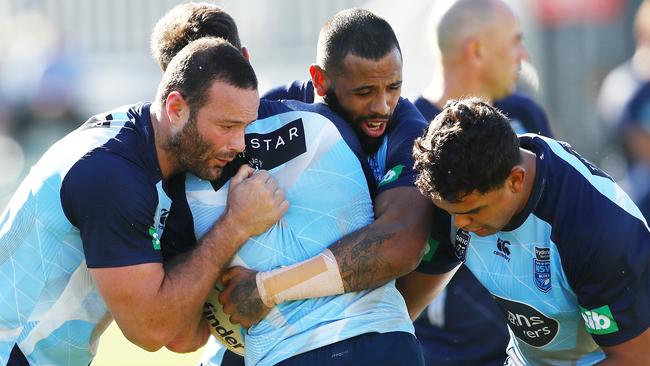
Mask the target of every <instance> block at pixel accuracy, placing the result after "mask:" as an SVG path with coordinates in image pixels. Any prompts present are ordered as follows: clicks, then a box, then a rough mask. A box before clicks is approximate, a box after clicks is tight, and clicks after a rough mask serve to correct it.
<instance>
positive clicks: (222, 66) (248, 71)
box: [156, 37, 257, 113]
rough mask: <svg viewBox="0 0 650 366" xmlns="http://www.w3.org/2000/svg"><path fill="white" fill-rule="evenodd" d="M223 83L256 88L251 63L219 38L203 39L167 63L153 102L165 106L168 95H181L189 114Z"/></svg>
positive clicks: (195, 110) (191, 43)
mask: <svg viewBox="0 0 650 366" xmlns="http://www.w3.org/2000/svg"><path fill="white" fill-rule="evenodd" d="M215 81H223V82H225V83H227V84H230V85H232V86H235V87H237V88H240V89H257V77H256V76H255V71H253V67H252V66H251V64H250V63H249V62H248V60H246V59H245V58H244V56H243V55H242V54H241V52H240V50H238V49H236V48H235V47H233V45H231V44H230V43H228V42H227V41H225V40H224V39H222V38H215V37H203V38H200V39H197V40H195V41H192V42H190V43H189V44H188V45H187V46H185V48H183V49H182V50H181V51H180V52H179V53H178V54H177V55H176V56H174V58H172V60H171V61H170V63H169V65H168V68H167V70H165V73H164V74H163V78H162V81H161V82H160V85H159V87H158V93H157V94H158V95H157V97H156V100H157V101H158V102H159V103H161V105H164V104H165V101H166V99H167V97H168V96H169V93H171V92H172V91H178V92H179V93H181V95H183V98H185V101H186V102H187V104H188V106H189V107H190V111H191V113H196V112H197V111H198V110H199V109H201V107H203V106H204V105H205V104H206V102H207V98H208V93H207V91H208V89H209V88H210V86H211V85H212V84H213V83H214V82H215Z"/></svg>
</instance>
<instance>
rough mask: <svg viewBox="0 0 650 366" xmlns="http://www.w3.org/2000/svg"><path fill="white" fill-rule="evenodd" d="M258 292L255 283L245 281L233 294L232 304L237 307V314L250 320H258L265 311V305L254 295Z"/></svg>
mask: <svg viewBox="0 0 650 366" xmlns="http://www.w3.org/2000/svg"><path fill="white" fill-rule="evenodd" d="M256 292H257V285H256V283H255V281H244V282H242V283H240V284H239V285H238V286H237V287H235V289H234V290H233V292H232V295H231V296H232V302H233V303H235V304H236V305H237V312H238V313H239V314H240V315H241V316H243V317H245V318H248V319H255V320H257V319H258V318H259V317H260V316H261V314H262V313H263V311H264V303H262V300H261V299H260V298H259V296H255V295H254V294H255V293H256Z"/></svg>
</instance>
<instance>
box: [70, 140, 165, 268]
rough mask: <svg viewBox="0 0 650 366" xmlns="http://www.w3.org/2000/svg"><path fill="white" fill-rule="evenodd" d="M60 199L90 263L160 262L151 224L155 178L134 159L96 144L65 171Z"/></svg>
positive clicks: (99, 265)
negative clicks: (100, 148) (107, 150)
mask: <svg viewBox="0 0 650 366" xmlns="http://www.w3.org/2000/svg"><path fill="white" fill-rule="evenodd" d="M61 202H62V206H63V210H64V213H65V215H66V217H67V218H68V220H70V222H71V223H72V224H73V225H74V226H75V227H77V228H78V229H79V232H80V235H81V240H82V242H83V248H84V254H85V257H86V263H87V265H88V267H89V268H104V267H120V266H128V265H135V264H142V263H151V262H162V255H161V251H160V245H159V243H158V242H157V240H158V238H157V237H156V236H155V228H153V226H152V225H153V224H154V217H155V212H156V208H157V205H158V195H157V190H156V182H152V181H151V177H150V176H148V175H147V174H146V173H144V171H143V170H142V169H141V168H139V167H138V166H136V165H135V164H134V163H132V162H130V161H128V160H126V159H124V158H122V157H119V156H116V155H113V154H110V153H105V152H97V150H95V152H94V153H92V152H91V153H89V154H88V155H86V156H85V157H84V158H83V159H81V160H80V161H78V162H77V163H76V164H75V165H74V166H73V167H72V168H71V169H70V171H69V172H68V174H66V176H65V178H64V180H63V182H62V187H61ZM150 230H151V232H152V234H150Z"/></svg>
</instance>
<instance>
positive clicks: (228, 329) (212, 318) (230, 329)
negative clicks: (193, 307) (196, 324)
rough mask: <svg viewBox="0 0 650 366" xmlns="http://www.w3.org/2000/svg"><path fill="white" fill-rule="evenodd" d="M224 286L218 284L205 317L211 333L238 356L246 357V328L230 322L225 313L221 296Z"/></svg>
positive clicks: (213, 290) (207, 301)
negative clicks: (220, 300) (220, 299)
mask: <svg viewBox="0 0 650 366" xmlns="http://www.w3.org/2000/svg"><path fill="white" fill-rule="evenodd" d="M221 291H223V286H222V285H221V284H220V283H216V284H215V285H214V288H213V289H212V291H211V292H210V295H208V298H207V300H206V301H205V305H204V306H203V316H204V317H205V318H206V319H207V320H208V324H209V325H210V332H211V333H212V335H213V336H214V338H216V339H217V340H218V341H219V342H221V344H223V345H224V346H226V347H227V348H228V349H229V350H231V351H232V352H235V353H236V354H238V355H241V356H243V355H244V328H243V327H242V326H241V325H239V324H233V323H231V322H230V316H229V315H228V314H226V313H224V312H223V305H221V303H220V302H219V294H220V293H221Z"/></svg>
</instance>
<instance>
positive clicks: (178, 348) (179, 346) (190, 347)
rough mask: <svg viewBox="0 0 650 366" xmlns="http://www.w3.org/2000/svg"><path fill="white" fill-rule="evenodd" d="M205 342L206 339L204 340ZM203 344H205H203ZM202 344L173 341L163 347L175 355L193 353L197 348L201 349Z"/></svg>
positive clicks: (179, 340)
mask: <svg viewBox="0 0 650 366" xmlns="http://www.w3.org/2000/svg"><path fill="white" fill-rule="evenodd" d="M206 341H207V339H206ZM204 343H205V342H204ZM204 343H203V344H197V343H193V342H187V341H185V340H181V339H175V340H173V341H172V342H171V343H169V344H167V345H166V346H165V347H166V348H167V349H168V350H170V351H172V352H176V353H189V352H194V351H196V350H198V349H199V348H201V347H203V345H204Z"/></svg>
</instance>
